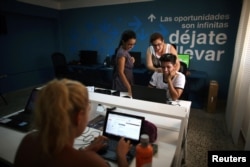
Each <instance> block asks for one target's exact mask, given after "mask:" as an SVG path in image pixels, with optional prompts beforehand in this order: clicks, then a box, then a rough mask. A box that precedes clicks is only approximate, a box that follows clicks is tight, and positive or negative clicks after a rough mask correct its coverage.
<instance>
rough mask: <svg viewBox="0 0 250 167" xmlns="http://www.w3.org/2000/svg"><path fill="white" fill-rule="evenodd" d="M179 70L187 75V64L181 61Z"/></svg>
mask: <svg viewBox="0 0 250 167" xmlns="http://www.w3.org/2000/svg"><path fill="white" fill-rule="evenodd" d="M179 72H181V73H183V74H184V75H185V76H186V74H187V64H186V63H184V62H182V61H180V69H179Z"/></svg>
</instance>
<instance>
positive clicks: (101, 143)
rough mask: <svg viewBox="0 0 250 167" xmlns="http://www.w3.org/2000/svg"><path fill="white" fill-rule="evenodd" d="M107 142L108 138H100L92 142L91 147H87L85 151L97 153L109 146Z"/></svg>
mask: <svg viewBox="0 0 250 167" xmlns="http://www.w3.org/2000/svg"><path fill="white" fill-rule="evenodd" d="M107 140H108V138H107V137H105V136H98V137H96V138H95V139H94V140H93V141H92V142H91V144H90V145H88V146H87V147H85V149H84V150H91V151H95V152H97V151H99V150H100V149H102V148H103V147H105V146H106V145H107Z"/></svg>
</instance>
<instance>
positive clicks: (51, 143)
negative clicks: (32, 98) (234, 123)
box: [14, 79, 130, 167]
mask: <svg viewBox="0 0 250 167" xmlns="http://www.w3.org/2000/svg"><path fill="white" fill-rule="evenodd" d="M89 111H90V106H89V97H88V91H87V89H86V87H85V86H84V85H82V84H81V83H80V82H77V81H72V80H68V79H63V80H53V81H50V82H49V83H48V84H47V85H46V86H45V87H44V88H42V89H41V90H40V92H39V94H38V99H37V101H36V111H35V112H36V115H35V122H34V126H35V128H36V129H37V131H33V132H30V133H29V134H27V135H26V136H25V137H24V138H23V140H22V142H21V144H20V146H19V148H18V151H17V153H16V157H15V162H14V163H15V166H16V167H19V166H20V167H23V166H25V167H31V166H36V167H39V166H41V167H47V166H53V167H57V166H58V167H66V166H67V167H68V166H74V167H78V166H79V167H84V166H98V167H102V166H104V167H105V166H109V165H108V163H107V162H106V161H105V160H104V159H103V158H101V157H100V156H99V155H98V154H97V153H96V152H97V151H98V150H100V149H101V148H102V147H103V146H104V143H105V141H106V140H108V139H107V138H105V137H104V136H99V137H98V138H96V139H95V140H94V141H93V142H92V144H90V145H89V146H88V147H87V148H85V149H84V150H76V149H74V148H73V144H74V139H75V138H76V137H78V136H80V135H81V134H82V132H83V131H84V129H85V127H86V126H87V120H88V114H89ZM129 148H130V143H129V142H126V141H125V140H124V139H123V138H121V140H120V141H119V145H118V148H117V157H118V166H128V163H127V160H126V154H127V152H128V150H129Z"/></svg>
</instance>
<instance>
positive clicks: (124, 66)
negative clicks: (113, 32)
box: [113, 30, 136, 96]
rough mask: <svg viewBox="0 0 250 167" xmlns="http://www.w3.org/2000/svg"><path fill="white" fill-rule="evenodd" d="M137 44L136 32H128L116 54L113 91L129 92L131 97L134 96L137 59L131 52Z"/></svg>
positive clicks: (124, 33) (122, 37)
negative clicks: (133, 86) (134, 71)
mask: <svg viewBox="0 0 250 167" xmlns="http://www.w3.org/2000/svg"><path fill="white" fill-rule="evenodd" d="M135 43H136V34H135V32H134V31H132V30H126V31H124V32H123V33H122V36H121V40H120V43H119V46H118V48H117V49H116V53H115V56H116V58H115V67H114V78H113V89H115V90H119V91H122V92H128V95H130V96H131V95H132V92H131V85H133V83H134V76H133V67H134V62H135V59H134V58H133V57H132V56H131V55H130V54H129V51H130V50H131V49H132V48H133V47H134V45H135Z"/></svg>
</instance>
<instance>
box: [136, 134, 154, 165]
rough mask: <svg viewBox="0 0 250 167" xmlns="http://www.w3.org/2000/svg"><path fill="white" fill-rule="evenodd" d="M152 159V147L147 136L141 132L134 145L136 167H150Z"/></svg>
mask: <svg viewBox="0 0 250 167" xmlns="http://www.w3.org/2000/svg"><path fill="white" fill-rule="evenodd" d="M152 161H153V147H152V145H151V144H150V143H149V136H148V135H147V134H142V135H141V137H140V143H139V144H137V146H136V167H152Z"/></svg>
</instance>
